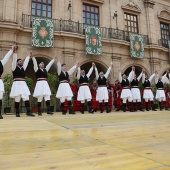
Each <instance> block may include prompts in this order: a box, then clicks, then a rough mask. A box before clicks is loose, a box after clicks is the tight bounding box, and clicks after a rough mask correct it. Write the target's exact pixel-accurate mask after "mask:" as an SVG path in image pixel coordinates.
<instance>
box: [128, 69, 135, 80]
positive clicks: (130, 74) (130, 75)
mask: <svg viewBox="0 0 170 170" xmlns="http://www.w3.org/2000/svg"><path fill="white" fill-rule="evenodd" d="M133 75H134V71H131V72H130V73H129V76H128V80H129V82H132V80H133Z"/></svg>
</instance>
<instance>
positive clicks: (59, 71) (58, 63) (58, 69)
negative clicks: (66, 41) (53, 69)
mask: <svg viewBox="0 0 170 170" xmlns="http://www.w3.org/2000/svg"><path fill="white" fill-rule="evenodd" d="M60 73H61V63H60V62H57V74H58V75H60Z"/></svg>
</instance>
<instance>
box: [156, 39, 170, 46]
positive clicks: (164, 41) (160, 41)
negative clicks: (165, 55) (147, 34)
mask: <svg viewBox="0 0 170 170" xmlns="http://www.w3.org/2000/svg"><path fill="white" fill-rule="evenodd" d="M168 41H169V40H167V39H160V40H158V45H159V46H162V47H165V48H169V46H168Z"/></svg>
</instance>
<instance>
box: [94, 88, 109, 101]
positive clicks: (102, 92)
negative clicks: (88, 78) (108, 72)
mask: <svg viewBox="0 0 170 170" xmlns="http://www.w3.org/2000/svg"><path fill="white" fill-rule="evenodd" d="M108 99H109V95H108V90H107V87H98V88H97V94H96V100H97V101H102V100H108Z"/></svg>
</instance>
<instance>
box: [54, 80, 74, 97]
mask: <svg viewBox="0 0 170 170" xmlns="http://www.w3.org/2000/svg"><path fill="white" fill-rule="evenodd" d="M56 97H57V98H59V99H60V98H63V97H73V92H72V90H71V88H70V85H69V84H68V83H60V84H59V87H58V90H57V94H56Z"/></svg>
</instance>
